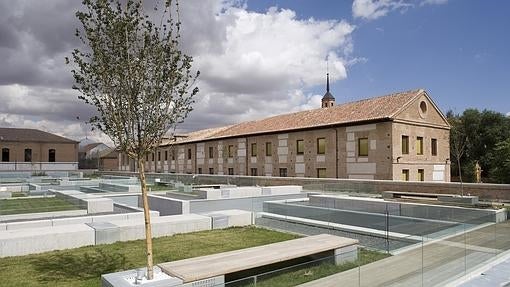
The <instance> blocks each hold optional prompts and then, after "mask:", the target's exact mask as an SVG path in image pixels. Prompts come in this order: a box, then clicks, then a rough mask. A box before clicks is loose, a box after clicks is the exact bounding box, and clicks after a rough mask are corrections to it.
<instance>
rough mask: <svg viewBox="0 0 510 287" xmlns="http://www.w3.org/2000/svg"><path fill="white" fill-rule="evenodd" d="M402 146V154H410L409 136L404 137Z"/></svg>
mask: <svg viewBox="0 0 510 287" xmlns="http://www.w3.org/2000/svg"><path fill="white" fill-rule="evenodd" d="M404 143H405V144H404ZM400 144H401V152H402V154H409V136H407V135H402V138H401V142H400Z"/></svg>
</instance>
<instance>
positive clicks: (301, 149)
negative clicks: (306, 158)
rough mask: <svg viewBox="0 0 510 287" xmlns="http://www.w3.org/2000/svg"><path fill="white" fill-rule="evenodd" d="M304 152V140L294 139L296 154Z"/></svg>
mask: <svg viewBox="0 0 510 287" xmlns="http://www.w3.org/2000/svg"><path fill="white" fill-rule="evenodd" d="M304 153H305V141H304V140H297V141H296V154H304Z"/></svg>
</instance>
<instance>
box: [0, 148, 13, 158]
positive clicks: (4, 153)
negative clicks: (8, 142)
mask: <svg viewBox="0 0 510 287" xmlns="http://www.w3.org/2000/svg"><path fill="white" fill-rule="evenodd" d="M5 159H7V160H5ZM10 161H11V150H10V149H9V148H7V147H4V148H2V162H10Z"/></svg>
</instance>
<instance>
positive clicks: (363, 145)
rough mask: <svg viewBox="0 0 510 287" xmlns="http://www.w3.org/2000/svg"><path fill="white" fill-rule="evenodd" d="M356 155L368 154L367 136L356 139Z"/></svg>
mask: <svg viewBox="0 0 510 287" xmlns="http://www.w3.org/2000/svg"><path fill="white" fill-rule="evenodd" d="M358 155H359V156H368V138H359V139H358Z"/></svg>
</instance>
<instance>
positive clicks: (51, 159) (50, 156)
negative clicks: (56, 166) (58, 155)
mask: <svg viewBox="0 0 510 287" xmlns="http://www.w3.org/2000/svg"><path fill="white" fill-rule="evenodd" d="M48 162H55V149H50V150H49V151H48Z"/></svg>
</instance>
